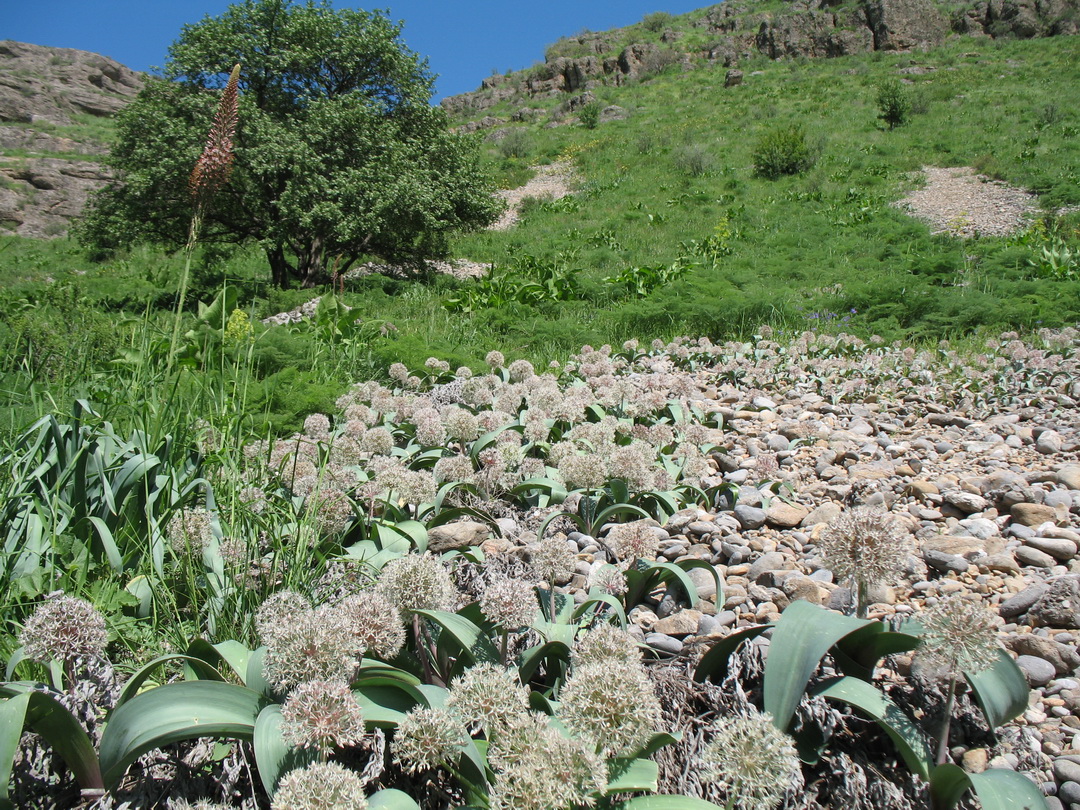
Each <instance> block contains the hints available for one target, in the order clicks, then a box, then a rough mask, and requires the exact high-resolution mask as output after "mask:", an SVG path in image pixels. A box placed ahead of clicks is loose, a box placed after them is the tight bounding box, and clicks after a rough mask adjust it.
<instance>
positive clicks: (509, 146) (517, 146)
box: [498, 128, 532, 160]
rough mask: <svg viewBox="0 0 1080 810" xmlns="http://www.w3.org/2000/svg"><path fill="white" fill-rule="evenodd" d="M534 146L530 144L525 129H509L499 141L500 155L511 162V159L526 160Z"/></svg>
mask: <svg viewBox="0 0 1080 810" xmlns="http://www.w3.org/2000/svg"><path fill="white" fill-rule="evenodd" d="M531 147H532V144H531V143H530V142H529V133H528V132H526V131H525V130H524V129H520V128H518V129H509V130H507V131H506V134H505V135H504V136H503V137H502V138H501V139H499V146H498V149H499V154H500V155H502V156H503V157H504V158H506V159H507V160H509V159H510V158H526V157H528V156H529V151H530V149H531Z"/></svg>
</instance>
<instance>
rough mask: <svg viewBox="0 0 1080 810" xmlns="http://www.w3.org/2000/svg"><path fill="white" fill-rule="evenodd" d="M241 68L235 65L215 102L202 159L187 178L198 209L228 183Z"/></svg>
mask: <svg viewBox="0 0 1080 810" xmlns="http://www.w3.org/2000/svg"><path fill="white" fill-rule="evenodd" d="M239 83H240V65H236V66H235V67H234V68H233V69H232V73H231V74H229V81H228V82H227V83H226V85H225V90H224V91H223V92H222V94H221V100H220V101H219V102H218V109H217V114H216V115H215V116H214V123H213V124H212V125H211V126H210V134H209V135H208V136H207V138H206V146H204V147H203V151H202V155H200V156H199V159H198V160H197V161H196V162H195V168H194V169H193V170H192V172H191V177H190V178H188V188H189V189H190V191H191V197H192V199H193V200H194V201H195V205H196V207H198V208H201V207H203V206H205V205H206V204H207V203H208V202H209V201H210V199H211V198H212V197H213V196H214V195H215V194H217V192H218V191H219V190H220V189H221V188H222V187H223V186H224V185H225V184H226V183H227V182H229V175H230V174H231V173H232V163H233V157H234V153H233V139H234V138H235V137H236V124H237V120H238V118H239V113H240V106H239V94H238V86H239Z"/></svg>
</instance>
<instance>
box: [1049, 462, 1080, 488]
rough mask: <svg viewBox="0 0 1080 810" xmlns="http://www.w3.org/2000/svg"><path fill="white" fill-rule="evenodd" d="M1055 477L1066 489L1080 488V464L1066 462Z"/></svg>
mask: <svg viewBox="0 0 1080 810" xmlns="http://www.w3.org/2000/svg"><path fill="white" fill-rule="evenodd" d="M1054 478H1055V479H1056V480H1057V482H1058V483H1059V484H1061V485H1062V486H1063V487H1065V488H1066V489H1071V490H1080V464H1066V465H1065V466H1064V467H1062V468H1061V469H1060V470H1058V471H1057V472H1056V473H1055V474H1054Z"/></svg>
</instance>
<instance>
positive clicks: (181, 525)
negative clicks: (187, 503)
mask: <svg viewBox="0 0 1080 810" xmlns="http://www.w3.org/2000/svg"><path fill="white" fill-rule="evenodd" d="M211 518H212V515H211V514H210V512H208V511H206V510H205V509H201V508H196V509H187V508H185V509H181V510H179V511H178V512H176V513H175V514H174V515H173V516H172V517H171V518H169V522H168V524H166V526H165V537H166V538H168V540H169V545H170V546H172V549H173V551H175V552H176V553H177V555H180V556H184V555H187V554H201V553H202V551H203V549H205V548H206V547H207V546H208V545H210V542H211V541H212V540H213V539H214V529H213V524H212V522H211Z"/></svg>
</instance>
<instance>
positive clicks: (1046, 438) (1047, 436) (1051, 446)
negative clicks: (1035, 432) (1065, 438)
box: [1035, 430, 1062, 456]
mask: <svg viewBox="0 0 1080 810" xmlns="http://www.w3.org/2000/svg"><path fill="white" fill-rule="evenodd" d="M1061 447H1062V440H1061V434H1060V433H1058V432H1057V431H1056V430H1044V431H1043V432H1042V433H1040V434H1039V438H1038V439H1036V440H1035V450H1036V452H1039V453H1042V454H1043V455H1044V456H1052V455H1054V454H1055V453H1060V452H1061Z"/></svg>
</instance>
